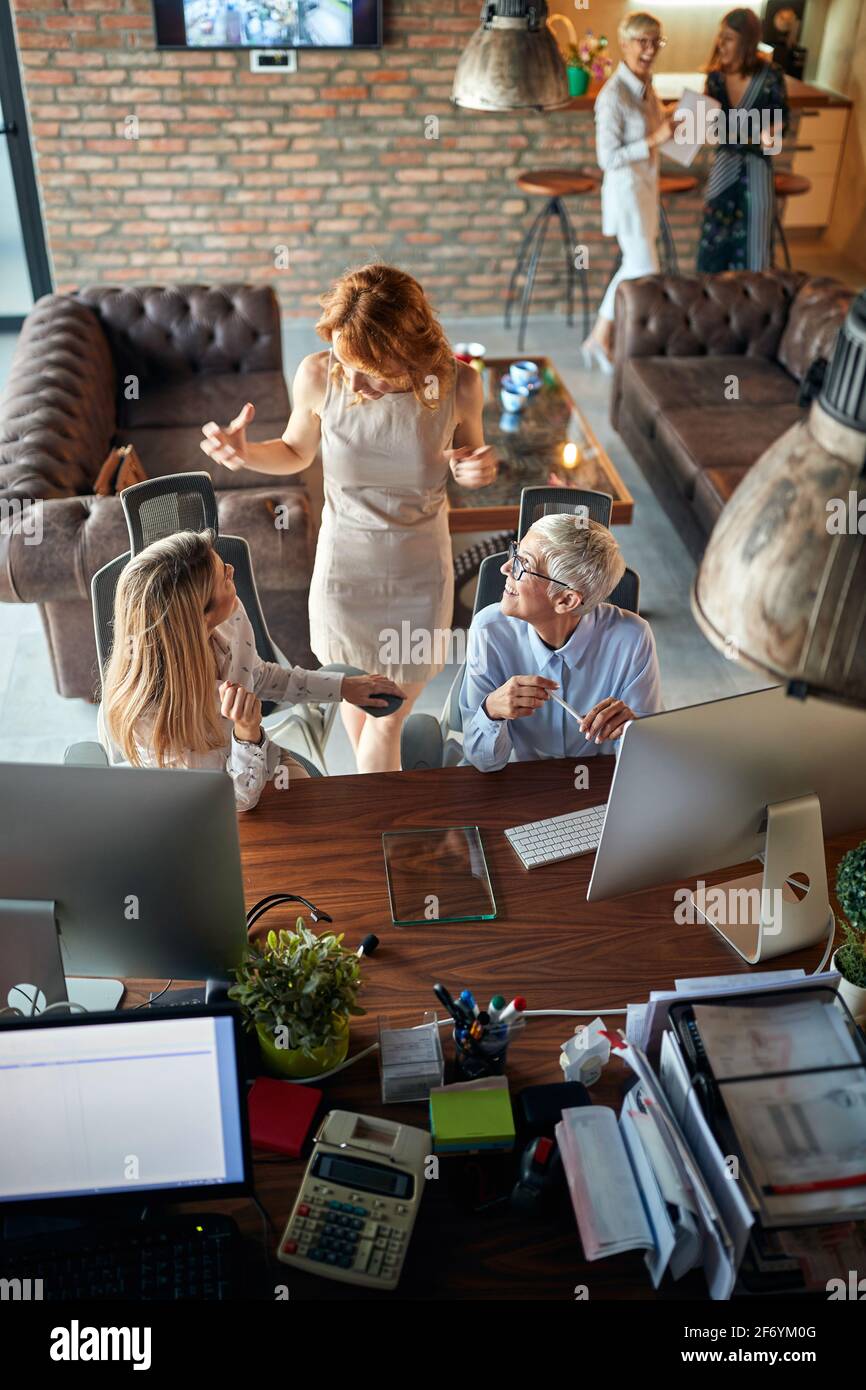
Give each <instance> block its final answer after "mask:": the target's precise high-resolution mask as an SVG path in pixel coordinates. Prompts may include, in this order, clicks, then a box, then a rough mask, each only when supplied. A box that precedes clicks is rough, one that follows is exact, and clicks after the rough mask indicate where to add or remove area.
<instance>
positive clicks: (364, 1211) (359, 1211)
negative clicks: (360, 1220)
mask: <svg viewBox="0 0 866 1390" xmlns="http://www.w3.org/2000/svg"><path fill="white" fill-rule="evenodd" d="M353 1211H354V1213H355V1215H356V1216H366V1215H367V1208H366V1207H353Z"/></svg>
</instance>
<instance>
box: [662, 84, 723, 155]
mask: <svg viewBox="0 0 866 1390" xmlns="http://www.w3.org/2000/svg"><path fill="white" fill-rule="evenodd" d="M720 107H721V102H719V101H716V99H715V97H708V96H706V95H705V94H704V93H703V92H693V91H692V90H691V89H690V88H689V87H687V88H686V90H685V91H684V92H683V94H682V96H681V97H680V99H679V101H678V102H677V112H676V113H677V115H682V118H683V119H682V121H681V123H680V126H679V128H678V131H677V136H676V138H675V139H673V140H665V142H664V144H663V145H660V146H659V152H660V153H661V154H663V155H666V156H667V157H668V159H672V160H673V161H674V163H675V164H682V165H683V167H684V168H686V169H688V168H689V167H690V166H691V165H692V164H693V163H694V161H695V157H696V155H697V153H698V150H700V149H703V147H704V145H706V143H707V127H708V124H709V122H710V120H711V119H712V112H714V111H718V110H719V109H720Z"/></svg>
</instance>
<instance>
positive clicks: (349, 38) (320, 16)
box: [153, 0, 382, 49]
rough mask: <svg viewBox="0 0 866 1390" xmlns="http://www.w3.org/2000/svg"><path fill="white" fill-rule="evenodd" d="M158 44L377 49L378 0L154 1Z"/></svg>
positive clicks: (379, 29)
mask: <svg viewBox="0 0 866 1390" xmlns="http://www.w3.org/2000/svg"><path fill="white" fill-rule="evenodd" d="M153 14H154V22H155V25H156V46H157V48H190V49H202V48H205V49H207V48H381V46H382V0H153Z"/></svg>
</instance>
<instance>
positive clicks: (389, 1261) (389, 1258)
mask: <svg viewBox="0 0 866 1390" xmlns="http://www.w3.org/2000/svg"><path fill="white" fill-rule="evenodd" d="M382 1263H383V1264H386V1265H388V1266H389V1267H391V1266H393V1265H395V1264H396V1263H397V1256H396V1255H385V1256H384V1257H383V1261H382Z"/></svg>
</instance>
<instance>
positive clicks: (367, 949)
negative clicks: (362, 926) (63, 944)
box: [355, 932, 379, 960]
mask: <svg viewBox="0 0 866 1390" xmlns="http://www.w3.org/2000/svg"><path fill="white" fill-rule="evenodd" d="M378 945H379V938H378V936H374V934H373V932H370V935H369V936H365V937H364V940H363V941H362V942H361V944H360V946H359V947H358V949H357V951H356V952H355V955H356V956H357V957H358V959H359V960H360V958H361V956H372V954H373V952H374V951H375V949H376V947H377V946H378Z"/></svg>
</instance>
